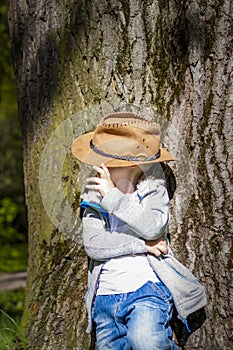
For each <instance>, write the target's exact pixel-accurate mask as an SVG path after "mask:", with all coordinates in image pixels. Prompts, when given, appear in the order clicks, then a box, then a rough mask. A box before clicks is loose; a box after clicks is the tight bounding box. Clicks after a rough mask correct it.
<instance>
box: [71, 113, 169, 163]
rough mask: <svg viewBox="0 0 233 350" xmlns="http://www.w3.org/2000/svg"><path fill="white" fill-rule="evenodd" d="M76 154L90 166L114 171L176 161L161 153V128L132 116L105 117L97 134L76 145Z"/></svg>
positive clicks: (93, 133)
mask: <svg viewBox="0 0 233 350" xmlns="http://www.w3.org/2000/svg"><path fill="white" fill-rule="evenodd" d="M161 152H162V153H161ZM72 153H73V154H74V155H75V156H76V157H77V158H78V159H80V160H81V161H83V162H85V163H87V164H93V165H94V164H95V165H99V164H101V163H105V164H107V166H110V167H113V166H127V165H134V164H140V162H143V163H145V162H149V163H150V162H154V161H165V160H172V159H173V157H172V156H171V155H170V154H169V153H168V152H167V151H165V150H164V149H160V126H159V124H157V123H156V122H154V121H152V120H148V119H145V118H143V117H142V116H140V115H137V114H134V113H131V112H119V113H113V114H110V115H108V116H106V117H103V118H102V119H101V120H100V122H99V124H98V126H97V127H96V129H95V131H94V132H90V133H87V134H84V135H82V136H80V137H79V138H78V139H77V140H76V141H75V142H74V143H73V146H72Z"/></svg>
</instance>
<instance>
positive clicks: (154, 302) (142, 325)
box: [93, 281, 178, 350]
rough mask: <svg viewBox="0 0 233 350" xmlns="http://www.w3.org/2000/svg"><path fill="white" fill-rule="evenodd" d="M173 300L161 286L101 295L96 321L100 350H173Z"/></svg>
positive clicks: (94, 316)
mask: <svg viewBox="0 0 233 350" xmlns="http://www.w3.org/2000/svg"><path fill="white" fill-rule="evenodd" d="M172 310H173V299H172V295H171V293H170V291H169V289H168V288H167V287H166V286H165V285H164V284H163V283H161V282H159V283H153V282H150V281H149V282H147V283H146V284H144V285H143V286H142V287H141V288H139V289H137V290H136V291H135V292H131V293H123V294H111V295H98V296H97V297H96V300H95V305H94V312H93V321H94V323H95V326H96V337H97V348H98V350H107V349H108V350H110V349H111V350H132V349H133V350H171V349H174V350H175V349H176V350H177V349H178V348H177V347H176V345H175V343H174V341H173V340H172V330H171V327H170V324H169V322H170V319H171V317H172Z"/></svg>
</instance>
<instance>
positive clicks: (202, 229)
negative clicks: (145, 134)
mask: <svg viewBox="0 0 233 350" xmlns="http://www.w3.org/2000/svg"><path fill="white" fill-rule="evenodd" d="M231 5H232V2H231V1H230V0H221V1H220V0H219V1H212V0H208V1H203V0H202V1H201V0H199V1H197V0H193V1H191V0H190V1H179V2H176V1H174V0H171V1H159V0H148V1H139V0H130V1H124V0H110V1H103V0H101V1H99V0H93V1H84V0H80V1H76V0H74V1H68V0H64V1H60V2H58V1H55V0H48V1H46V2H45V1H42V0H34V1H28V2H26V1H23V0H10V4H9V26H10V33H11V40H12V52H13V57H14V68H15V75H16V84H17V94H18V105H19V116H20V121H21V125H22V132H23V142H24V172H25V188H26V200H27V208H28V224H29V253H30V256H29V267H28V281H27V293H26V305H25V311H24V320H23V324H24V329H25V336H26V348H27V349H33V350H35V349H46V350H56V349H57V350H58V349H59V350H60V349H64V350H68V349H80V350H83V349H85V348H87V344H88V341H89V338H88V336H87V335H86V333H85V327H86V314H85V306H84V294H85V290H86V274H87V259H86V256H85V253H84V251H83V247H82V243H81V240H80V232H81V226H80V221H79V220H77V221H76V219H74V213H75V209H76V208H77V202H78V195H79V192H80V185H79V186H77V184H76V177H77V176H79V174H80V171H79V168H78V166H77V163H76V162H75V161H74V160H73V159H72V157H71V156H70V155H69V143H71V142H72V140H73V139H74V138H75V137H76V136H78V134H80V132H83V131H84V130H85V129H87V128H88V127H90V126H93V125H95V123H96V122H97V121H98V120H99V118H100V117H101V114H102V113H103V114H105V113H108V112H112V111H113V110H117V108H119V109H120V108H122V109H123V108H124V106H125V105H126V104H130V105H129V106H128V108H131V107H132V104H133V107H132V108H136V109H137V107H138V106H140V108H139V110H140V111H144V112H147V111H148V109H147V107H149V108H150V109H152V108H153V110H155V111H157V112H159V113H160V115H162V116H163V121H166V123H165V125H166V127H165V131H166V132H165V136H164V143H165V145H167V146H168V148H169V149H173V153H174V154H175V155H176V156H177V162H176V164H174V165H172V167H173V170H174V172H175V174H176V176H177V193H176V195H175V198H174V200H173V203H172V215H171V237H172V246H173V249H174V251H175V254H176V255H177V257H178V259H180V261H181V262H183V263H184V264H185V265H186V266H187V267H189V268H190V270H192V272H193V273H194V274H195V275H196V276H197V277H199V278H200V280H201V281H202V283H203V284H204V285H205V286H206V290H207V294H208V307H207V321H206V322H205V324H204V326H203V327H202V328H201V329H200V330H198V331H197V332H196V333H195V334H194V335H192V336H191V337H190V340H189V341H188V344H187V347H186V348H187V349H206V350H208V349H209V350H210V349H211V350H214V349H223V350H224V349H230V346H231V345H232V338H231V336H232V328H231V316H232V308H231V305H230V304H231V301H232V299H233V298H232V295H230V293H231V292H232V289H231V288H232V275H231V272H232V258H233V256H232V255H233V254H232V252H233V249H232V238H231V234H232V231H231V230H232V226H231V225H232V216H231V215H230V209H231V205H232V191H231V170H232V117H231V112H232V79H231V77H232V68H233V67H232V64H233V61H232V26H231V24H232V18H231V17H232V12H233V11H232V6H231ZM85 109H86V112H83V111H84V110H85ZM75 113H77V114H75ZM74 115H75V116H74ZM154 115H155V114H152V118H154ZM145 116H146V115H145ZM58 131H59V132H58ZM49 138H50V139H49ZM64 140H65V141H64ZM53 142H55V143H53ZM45 145H46V148H45V150H44V147H45ZM50 152H51V153H50ZM57 154H61V156H60V158H59V157H58V158H56V157H57ZM53 156H54V158H53ZM55 160H56V161H55ZM56 162H58V163H59V166H60V168H59V171H58V170H56V169H57V168H56V166H57V165H56ZM51 164H52V165H51ZM59 166H57V167H59ZM56 171H58V172H57V173H56ZM54 172H55V173H54ZM53 174H55V175H54V177H55V178H56V181H55V185H54V183H53V181H52V178H53ZM59 174H60V175H59ZM39 175H40V176H39ZM46 186H47V187H46ZM57 186H58V187H57ZM59 193H62V195H61V196H60V195H59ZM67 203H69V204H67ZM67 208H68V209H67ZM72 208H74V209H73V212H72V210H71V209H72ZM63 209H64V210H63ZM67 218H68V219H69V220H67ZM68 221H69V223H71V224H70V226H69V223H68Z"/></svg>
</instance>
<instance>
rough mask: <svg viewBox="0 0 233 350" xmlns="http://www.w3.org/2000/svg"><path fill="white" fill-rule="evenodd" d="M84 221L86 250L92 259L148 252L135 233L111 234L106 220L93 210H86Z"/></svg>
mask: <svg viewBox="0 0 233 350" xmlns="http://www.w3.org/2000/svg"><path fill="white" fill-rule="evenodd" d="M82 220H83V240H84V246H85V250H86V253H87V255H88V256H89V257H90V258H92V259H95V260H100V261H101V260H108V259H111V258H114V257H117V256H123V255H128V254H143V253H146V252H147V251H148V249H147V246H146V243H145V241H144V240H143V239H140V238H138V237H137V236H136V234H135V233H134V232H133V231H131V230H127V231H126V232H120V230H118V232H115V231H113V232H110V230H109V228H108V227H107V226H106V222H105V220H104V219H103V218H102V217H101V216H100V215H99V214H98V212H97V211H95V210H93V209H91V208H90V209H86V210H85V214H84V216H83V219H82ZM122 231H124V230H122Z"/></svg>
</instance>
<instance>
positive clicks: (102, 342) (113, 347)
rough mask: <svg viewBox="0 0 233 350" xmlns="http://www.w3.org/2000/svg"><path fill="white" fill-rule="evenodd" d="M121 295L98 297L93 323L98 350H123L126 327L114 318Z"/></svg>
mask: <svg viewBox="0 0 233 350" xmlns="http://www.w3.org/2000/svg"><path fill="white" fill-rule="evenodd" d="M121 298H122V294H113V295H99V296H97V297H96V300H95V305H94V315H93V321H94V323H95V325H96V338H97V348H98V350H123V349H124V348H125V344H126V331H127V330H126V327H125V326H124V325H123V324H122V323H121V322H118V319H117V318H116V317H115V312H116V309H117V305H118V303H119V302H120V300H121Z"/></svg>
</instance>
